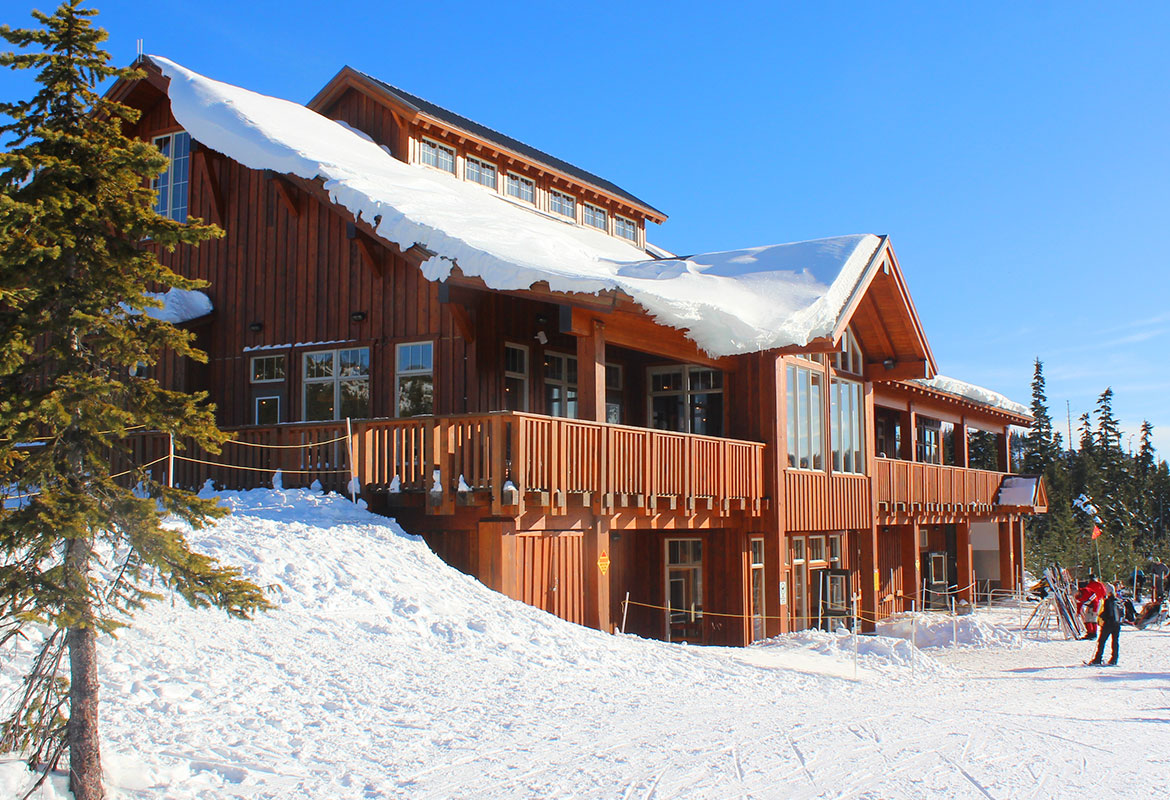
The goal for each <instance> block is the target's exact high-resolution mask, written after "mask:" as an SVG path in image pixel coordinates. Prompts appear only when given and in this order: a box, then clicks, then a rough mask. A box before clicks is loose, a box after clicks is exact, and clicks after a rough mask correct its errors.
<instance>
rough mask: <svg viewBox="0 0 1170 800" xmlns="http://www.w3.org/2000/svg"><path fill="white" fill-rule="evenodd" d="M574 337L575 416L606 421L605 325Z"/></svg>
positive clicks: (594, 325)
mask: <svg viewBox="0 0 1170 800" xmlns="http://www.w3.org/2000/svg"><path fill="white" fill-rule="evenodd" d="M589 328H590V329H589V330H588V331H587V332H585V334H584V335H581V336H578V337H577V418H578V419H586V420H590V421H593V422H605V325H604V324H603V323H602V322H601V321H600V320H593V321H592V324H591V325H590V326H589Z"/></svg>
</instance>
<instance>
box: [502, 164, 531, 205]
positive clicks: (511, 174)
mask: <svg viewBox="0 0 1170 800" xmlns="http://www.w3.org/2000/svg"><path fill="white" fill-rule="evenodd" d="M511 178H515V179H516V180H517V181H519V183H520V185H522V186H523V185H525V184H527V185H528V186H529V187H530V188H531V190H532V199H530V200H529V199H525V198H523V197H521V196H520V195H518V194H512V191H511V186H510V185H509V184H508V180H509V179H511ZM504 197H510V198H512V199H513V200H516V201H517V202H520V203H525V204H527V205H530V206H532V207H533V208H535V207H536V181H534V180H533V179H532V178H526V177H524V176H523V175H521V174H520V173H519V172H512V171H508V172H507V173H505V174H504Z"/></svg>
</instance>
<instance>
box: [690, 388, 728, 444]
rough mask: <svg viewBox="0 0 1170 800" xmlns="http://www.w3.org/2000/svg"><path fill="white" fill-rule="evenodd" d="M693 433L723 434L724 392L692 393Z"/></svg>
mask: <svg viewBox="0 0 1170 800" xmlns="http://www.w3.org/2000/svg"><path fill="white" fill-rule="evenodd" d="M691 433H698V434H702V435H704V436H722V435H723V393H722V392H710V393H707V394H693V395H691Z"/></svg>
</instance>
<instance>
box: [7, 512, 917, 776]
mask: <svg viewBox="0 0 1170 800" xmlns="http://www.w3.org/2000/svg"><path fill="white" fill-rule="evenodd" d="M223 500H224V502H226V503H227V504H228V505H230V506H231V507H232V508H233V514H232V515H231V516H230V517H228V518H227V519H225V520H222V521H220V522H218V523H217V524H215V525H214V526H212V527H210V528H207V529H205V530H202V531H192V532H191V533H190V534H189V535H190V539H191V542H192V544H193V545H194V546H195V547H196V548H197V549H199V550H201V551H203V552H207V553H210V554H212V555H214V556H216V557H218V558H221V559H223V560H225V561H227V562H229V563H232V564H236V565H239V566H241V567H243V568H244V570H245V572H246V574H247V575H248V576H249V577H250V578H251V579H253V580H255V581H256V582H257V583H259V584H261V585H264V586H268V587H271V591H272V599H273V601H274V602H275V604H276V606H277V608H276V610H275V611H273V612H270V613H267V614H263V615H261V616H260V617H258V618H257V619H256V620H254V621H251V622H247V621H239V620H231V619H228V618H227V617H225V616H224V615H223V614H220V613H216V612H214V611H211V610H207V609H203V610H196V609H191V608H189V607H187V606H186V605H185V604H183V603H182V602H181V601H179V602H177V603H173V604H172V603H156V604H152V605H150V606H148V607H147V608H146V609H144V610H143V611H142V612H140V613H139V615H138V617H137V619H136V621H135V624H134V627H133V628H131V629H129V630H126V631H123V632H122V633H121V634H120V635H119V638H118V639H117V640H113V641H111V640H107V641H104V642H103V644H102V646H101V653H100V660H101V682H102V703H103V705H102V724H103V738H104V746H105V765H106V769H107V772H108V774H109V779H110V782H111V783H112V784H113V785H114V786H115V787H117V788H119V789H120V790H121V791H123V792H124V793H125V795H127V796H133V797H173V798H184V799H185V798H196V797H200V798H223V797H241V796H247V797H253V796H279V797H330V798H345V797H384V796H391V795H406V796H432V797H447V796H467V795H468V792H469V791H471V789H470V788H469V787H470V786H471V785H473V783H465V784H463V785H462V788H461V789H458V790H456V789H451V790H450V793H448V791H447V790H445V789H443V788H441V786H440V787H439V788H432V790H431V794H420V793H416V792H415V791H413V790H412V786H413V783H414V781H416V780H423V778H424V776H427V775H428V774H429V773H431V772H432V771H433V770H436V769H438V768H439V767H441V766H442V765H445V764H450V763H451V762H453V761H454V762H459V761H465V760H473V759H476V758H478V757H480V755H482V758H483V759H484V760H485V762H486V764H487V765H490V764H491V763H492V762H493V758H492V757H491V756H490V755H487V753H488V751H489V750H491V748H492V747H494V746H496V747H498V746H499V744H500V742H503V741H507V742H510V743H511V746H512V747H517V748H521V749H522V750H525V751H526V752H527V753H528V754H527V755H525V756H524V757H523V759H522V761H523V763H524V764H525V766H524V769H527V768H528V766H530V763H529V762H532V763H536V762H540V761H542V760H545V759H550V758H552V759H555V758H557V757H561V756H558V755H557V751H558V749H559V746H558V744H557V742H558V740H561V739H565V738H573V737H574V736H575V735H578V734H580V733H582V732H583V731H588V732H589V733H588V736H589V737H596V736H598V735H599V730H598V729H597V727H596V725H597V724H602V727H603V728H605V727H608V726H609V725H611V724H612V725H616V726H617V729H619V730H633V728H634V726H636V725H640V724H646V721H647V720H648V719H653V718H654V717H655V716H656V714H657V712H653V713H652V712H649V711H648V710H647V703H648V702H649V703H650V704H651V705H653V704H654V703H656V702H657V701H658V700H661V699H666V698H669V699H670V703H671V704H674V703H678V704H680V705H679V707H681V708H688V707H695V708H699V709H702V708H705V707H709V705H710V703H711V701H712V698H711V692H712V691H714V690H715V687H718V690H717V691H718V693H719V696H721V697H724V698H725V697H726V696H727V694H728V693H734V694H736V695H741V696H743V697H745V698H746V697H753V696H775V695H779V694H784V695H792V696H799V695H803V694H806V693H812V694H814V695H819V694H824V693H826V692H829V691H831V690H832V687H833V686H835V685H840V684H841V683H842V678H843V676H844V672H845V669H844V661H843V659H842V658H840V657H839V656H838V655H836V654H833V653H828V651H826V653H827V654H816V653H813V654H806V655H805V656H802V657H793V658H791V659H789V660H787V661H786V660H785V659H784V658H783V657H778V658H773V659H772V660H771V661H770V663H769V667H771V668H769V669H761V668H760V667H759V666H757V665H753V664H750V663H745V662H740V661H737V660H736V659H735V658H730V657H729V655H734V654H740V653H743V652H744V651H743V650H738V649H737V650H729V649H726V648H700V647H683V646H678V645H668V644H665V643H662V642H655V641H646V640H643V639H640V638H637V637H634V636H614V635H610V634H604V633H601V632H599V631H595V630H591V629H588V628H583V627H581V626H578V625H573V624H570V623H567V622H564V621H563V620H560V619H557V618H556V617H553V616H551V615H549V614H546V613H544V612H542V611H539V610H537V609H535V608H533V607H531V606H527V605H524V604H522V603H519V602H516V601H513V600H510V599H508V598H506V597H503V596H502V595H499V594H497V593H495V592H492V591H491V590H489V589H487V588H486V587H485V586H483V585H482V584H480V583H479V582H478V581H476V580H474V579H472V578H470V577H468V576H466V575H463V574H462V573H459V572H458V571H456V570H454V569H452V568H451V567H449V566H447V565H446V564H444V563H443V562H442V561H440V560H439V559H438V558H437V557H436V556H435V555H434V554H433V553H432V552H431V551H430V549H429V548H428V547H427V546H426V544H425V543H424V542H423V541H422V540H421V539H419V538H417V537H413V536H409V535H407V534H405V533H403V532H402V530H401V529H400V528H398V526H397V525H395V524H394V522H393V521H392V520H388V519H385V518H382V517H377V516H375V515H373V514H370V513H368V512H366V511H364V510H362V509H361V508H359V507H357V506H354V505H353V504H351V503H350V502H349V501H347V500H344V499H342V498H340V497H339V496H337V495H327V496H322V495H319V494H315V493H313V492H309V491H304V490H298V491H288V492H284V491H278V490H263V491H253V492H246V493H226V494H224V495H223ZM33 649H34V645H33V644H32V643H26V644H24V645H23V646H22V647H21V651H20V652H19V653H18V654H17V655H16V657H9V656H8V654H6V657H5V658H4V659H0V703H2V702H3V701H4V699H5V698H7V697H8V696H9V695H10V693H11V692H12V691H14V689H15V688H16V686H17V681H18V675H19V674H20V670H21V668H22V667H23V665H24V664H25V663H26V662H27V659H28V658H29V657H30V656H31V654H32V652H33ZM872 664H873V665H874V666H878V662H877V661H873V662H872ZM895 671H896V670H895ZM838 676H841V677H838ZM864 678H865V676H863V680H864ZM845 682H846V683H850V684H852V683H854V682H853V681H852V680H851V679H850V680H848V681H845ZM687 713H688V714H689V713H691V712H687ZM599 714H600V715H601V716H600V717H598V716H597V715H599ZM647 714H649V716H646V715H647ZM588 717H593V718H594V719H595V722H594V723H593V724H586V726H585V728H584V729H582V730H574V726H575V725H577V723H578V721H581V720H583V719H585V718H588ZM635 718H636V719H635ZM606 720H609V721H608V722H606ZM658 724H664V725H673V724H674V722H669V723H667V721H666V720H659V723H658ZM515 763H516V762H515V761H514V760H513V762H512V764H513V766H510V767H509V768H508V769H507V770H505V772H506V773H507V774H509V775H512V777H513V778H514V779H516V780H519V778H520V775H521V772H522V770H520V769H519V768H518V767H516V766H514V765H515ZM513 770H515V771H513ZM25 775H26V774H25V772H24V770H23V768H22V767H21V766H20V765H19V764H18V763H15V762H10V763H8V764H6V765H3V766H0V797H4V796H8V795H6V794H5V793H4V791H5V789H6V790H7V791H8V792H9V793H10V794H11V793H12V792H14V791H15V787H16V785H17V784H18V782H22V781H24V780H25ZM497 777H502V776H497ZM465 779H466V776H463V777H462V778H460V780H465ZM562 779H565V780H567V779H568V778H567V777H566V776H560V777H558V778H557V781H561V780H562ZM428 780H429V779H428ZM598 780H600V781H601V782H602V783H603V784H605V785H606V786H610V787H611V788H612V785H613V775H612V774H611V772H609V771H603V774H602V775H601V776H599V777H598ZM59 783H60V782H59ZM428 785H432V787H433V783H432V784H428ZM566 786H568V784H563V783H560V782H555V783H554V784H552V785H549V786H545V787H543V788H542V789H540V790H539V791H535V792H534V793H533V794H531V795H528V796H541V797H545V796H562V795H563V794H565V793H566V791H567V790H566ZM59 789H60V786H58V788H57V789H55V790H53V791H55V792H57V794H53V793H52V792H50V793H47V794H45V795H44V796H45V797H58V796H63V793H61V792H60V791H59ZM524 794H525V793H523V792H522V793H520V795H517V794H514V793H512V792H510V791H501V792H499V793H497V794H496V796H500V797H503V796H508V797H511V796H521V795H524ZM485 796H491V794H490V793H487V794H486V795H485ZM594 796H609V794H608V793H607V792H601V793H600V794H597V793H595V794H594Z"/></svg>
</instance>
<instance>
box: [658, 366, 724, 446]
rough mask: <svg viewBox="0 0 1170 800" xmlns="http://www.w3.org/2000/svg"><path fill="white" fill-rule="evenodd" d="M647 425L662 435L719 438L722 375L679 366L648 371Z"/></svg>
mask: <svg viewBox="0 0 1170 800" xmlns="http://www.w3.org/2000/svg"><path fill="white" fill-rule="evenodd" d="M650 425H651V427H654V428H658V429H660V430H666V431H680V432H682V433H699V434H703V435H705V436H722V435H723V373H722V372H720V371H719V370H717V369H710V368H707V367H695V366H689V365H680V366H677V367H656V368H654V369H651V370H650Z"/></svg>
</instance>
